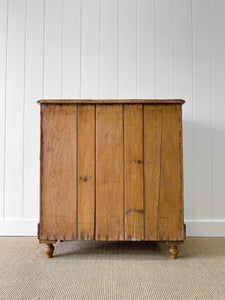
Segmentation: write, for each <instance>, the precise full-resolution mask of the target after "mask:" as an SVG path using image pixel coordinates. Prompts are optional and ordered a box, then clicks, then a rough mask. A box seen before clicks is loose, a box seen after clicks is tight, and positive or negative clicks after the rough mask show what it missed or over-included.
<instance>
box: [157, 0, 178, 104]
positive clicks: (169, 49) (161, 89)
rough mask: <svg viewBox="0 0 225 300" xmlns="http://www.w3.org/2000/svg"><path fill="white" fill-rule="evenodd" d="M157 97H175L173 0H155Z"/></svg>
mask: <svg viewBox="0 0 225 300" xmlns="http://www.w3.org/2000/svg"><path fill="white" fill-rule="evenodd" d="M155 6H156V7H155V18H156V21H155V22H156V98H159V99H162V98H165V99H169V98H173V97H174V74H173V55H174V53H173V0H168V1H164V0H157V1H155Z"/></svg>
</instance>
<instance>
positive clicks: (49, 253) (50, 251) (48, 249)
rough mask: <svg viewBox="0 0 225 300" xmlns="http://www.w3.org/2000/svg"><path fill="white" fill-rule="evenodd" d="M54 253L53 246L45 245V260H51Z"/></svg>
mask: <svg viewBox="0 0 225 300" xmlns="http://www.w3.org/2000/svg"><path fill="white" fill-rule="evenodd" d="M53 252H54V246H53V245H52V244H46V246H45V254H46V256H47V258H51V257H52V255H53Z"/></svg>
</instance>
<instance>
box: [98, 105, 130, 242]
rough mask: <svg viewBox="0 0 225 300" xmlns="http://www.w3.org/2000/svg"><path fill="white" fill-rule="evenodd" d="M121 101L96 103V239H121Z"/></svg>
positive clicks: (122, 237) (122, 200)
mask: <svg viewBox="0 0 225 300" xmlns="http://www.w3.org/2000/svg"><path fill="white" fill-rule="evenodd" d="M123 154H124V148H123V105H121V104H116V105H97V106H96V237H95V238H96V239H98V240H123V239H124V178H123Z"/></svg>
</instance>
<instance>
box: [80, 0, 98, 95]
mask: <svg viewBox="0 0 225 300" xmlns="http://www.w3.org/2000/svg"><path fill="white" fill-rule="evenodd" d="M81 18H82V36H81V50H82V55H81V98H83V99H88V98H89V99H95V98H98V96H99V95H98V94H99V0H83V1H82V17H81Z"/></svg>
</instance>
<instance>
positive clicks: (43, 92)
mask: <svg viewBox="0 0 225 300" xmlns="http://www.w3.org/2000/svg"><path fill="white" fill-rule="evenodd" d="M42 68H43V70H42V72H43V73H42V99H44V95H45V0H44V5H43V67H42Z"/></svg>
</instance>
